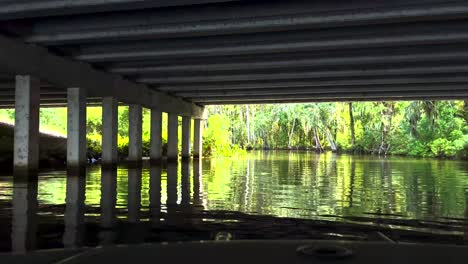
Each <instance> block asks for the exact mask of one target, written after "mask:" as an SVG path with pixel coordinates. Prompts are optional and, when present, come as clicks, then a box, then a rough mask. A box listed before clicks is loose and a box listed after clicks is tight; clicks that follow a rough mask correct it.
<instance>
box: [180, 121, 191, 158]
mask: <svg viewBox="0 0 468 264" xmlns="http://www.w3.org/2000/svg"><path fill="white" fill-rule="evenodd" d="M191 127H192V119H191V118H190V117H189V116H183V117H182V159H184V160H187V159H190V134H191V132H192V131H191Z"/></svg>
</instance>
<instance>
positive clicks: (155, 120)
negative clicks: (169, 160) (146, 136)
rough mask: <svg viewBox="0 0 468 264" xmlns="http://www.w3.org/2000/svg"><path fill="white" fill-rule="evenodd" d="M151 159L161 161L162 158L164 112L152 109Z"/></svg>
mask: <svg viewBox="0 0 468 264" xmlns="http://www.w3.org/2000/svg"><path fill="white" fill-rule="evenodd" d="M150 141H151V146H150V159H151V160H152V161H160V160H161V158H162V112H161V111H160V110H156V109H151V131H150Z"/></svg>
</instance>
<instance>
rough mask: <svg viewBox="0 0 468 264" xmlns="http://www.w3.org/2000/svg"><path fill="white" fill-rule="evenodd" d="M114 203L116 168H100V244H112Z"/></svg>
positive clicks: (115, 236)
mask: <svg viewBox="0 0 468 264" xmlns="http://www.w3.org/2000/svg"><path fill="white" fill-rule="evenodd" d="M116 203H117V169H116V168H106V169H104V168H103V169H102V170H101V204H100V208H101V232H100V238H101V244H103V245H109V244H112V243H113V242H114V241H115V240H116V238H117V235H116V230H115V228H116V226H117V215H116V208H115V206H116Z"/></svg>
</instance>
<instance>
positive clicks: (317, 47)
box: [74, 21, 468, 62]
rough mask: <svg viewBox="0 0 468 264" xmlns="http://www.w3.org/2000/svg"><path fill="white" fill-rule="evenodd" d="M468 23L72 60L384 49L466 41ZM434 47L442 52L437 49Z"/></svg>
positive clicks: (139, 46) (199, 42)
mask: <svg viewBox="0 0 468 264" xmlns="http://www.w3.org/2000/svg"><path fill="white" fill-rule="evenodd" d="M467 26H468V23H466V22H465V21H463V22H444V23H437V24H431V23H427V24H416V25H413V24H410V25H404V26H393V27H390V26H388V27H387V26H379V27H372V26H369V27H359V28H352V29H351V28H344V29H341V28H339V29H333V30H332V29H330V30H327V31H317V30H316V31H313V30H305V31H289V32H277V33H258V34H251V35H249V34H246V35H228V36H223V37H205V38H187V39H174V40H158V41H150V40H146V41H140V42H123V43H122V44H110V45H108V44H105V45H87V46H84V45H83V46H81V47H80V52H79V53H77V55H75V56H74V57H75V59H77V60H84V61H88V62H119V61H128V60H150V59H153V60H154V59H171V58H172V59H175V58H179V59H180V58H184V59H185V58H202V57H214V56H234V55H235V56H239V55H258V54H278V53H291V52H311V51H324V50H327V51H333V50H351V49H370V48H389V47H396V46H397V47H402V46H412V45H424V46H426V45H439V44H446V43H456V44H462V43H466V42H468V33H466V32H465V30H464V29H466V27H467ZM439 51H441V50H440V49H439Z"/></svg>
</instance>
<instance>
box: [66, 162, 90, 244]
mask: <svg viewBox="0 0 468 264" xmlns="http://www.w3.org/2000/svg"><path fill="white" fill-rule="evenodd" d="M85 191H86V170H85V169H80V170H69V171H68V173H67V194H66V199H65V201H66V205H65V216H64V218H65V219H64V221H65V233H64V235H63V244H64V246H65V247H67V248H76V247H81V246H83V239H84V238H83V236H84V221H85V216H84V214H85V198H86V195H85Z"/></svg>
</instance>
